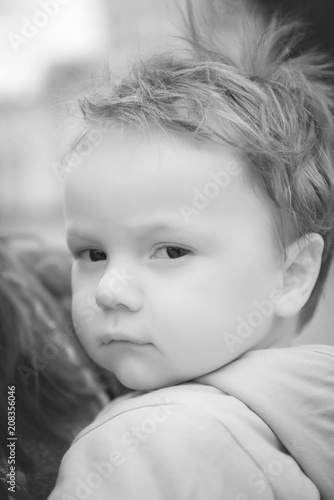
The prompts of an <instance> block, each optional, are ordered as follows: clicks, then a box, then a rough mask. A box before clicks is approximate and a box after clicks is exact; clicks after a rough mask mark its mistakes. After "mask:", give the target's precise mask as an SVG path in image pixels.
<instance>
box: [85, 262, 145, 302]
mask: <svg viewBox="0 0 334 500" xmlns="http://www.w3.org/2000/svg"><path fill="white" fill-rule="evenodd" d="M142 299H143V296H142V293H141V290H140V288H139V286H138V283H137V280H136V277H135V275H134V274H133V273H130V272H128V271H127V270H126V269H125V268H124V267H123V268H121V267H118V268H115V267H113V268H111V269H107V270H106V272H105V273H104V275H103V277H102V279H101V280H100V282H99V284H98V286H97V289H96V293H95V300H96V303H97V305H98V306H99V307H100V308H101V309H116V308H117V309H119V308H122V307H123V308H126V309H129V310H131V311H138V310H139V309H141V307H142Z"/></svg>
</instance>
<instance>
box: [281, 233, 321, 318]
mask: <svg viewBox="0 0 334 500" xmlns="http://www.w3.org/2000/svg"><path fill="white" fill-rule="evenodd" d="M323 249H324V240H323V238H322V236H320V234H317V233H310V234H307V235H305V236H303V237H302V238H300V239H299V240H297V241H294V242H293V243H291V244H290V245H289V246H288V248H287V249H286V260H285V262H284V264H283V269H282V273H283V275H282V278H283V279H282V286H281V289H280V290H277V294H276V300H275V312H276V314H277V315H278V316H281V317H285V318H287V317H290V316H293V315H295V314H298V313H299V311H300V310H301V309H302V307H303V306H304V305H305V304H306V302H307V301H308V299H309V297H310V295H311V293H312V290H313V288H314V285H315V283H316V281H317V278H318V275H319V271H320V266H321V257H322V252H323Z"/></svg>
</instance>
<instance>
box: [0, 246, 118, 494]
mask: <svg viewBox="0 0 334 500" xmlns="http://www.w3.org/2000/svg"><path fill="white" fill-rule="evenodd" d="M28 243H29V244H28ZM32 243H35V244H32ZM37 243H38V241H37ZM70 267H71V261H70V259H69V257H68V255H67V254H66V253H64V252H59V251H50V250H49V249H48V248H45V247H43V246H40V245H38V244H37V246H36V241H35V242H34V241H30V242H28V241H27V239H26V238H24V239H23V240H22V239H20V238H13V237H12V238H5V237H2V238H1V240H0V356H1V358H0V384H1V393H0V406H1V408H0V409H1V420H0V435H1V448H0V489H1V488H2V493H3V494H4V491H6V490H7V487H6V483H5V481H6V473H7V472H8V468H7V469H6V467H8V464H7V457H8V449H7V448H6V443H7V418H6V415H7V388H8V386H15V398H16V399H15V410H16V429H15V430H16V437H17V441H16V467H17V469H16V479H17V480H18V485H17V497H15V496H14V497H15V498H27V499H28V498H29V495H28V493H27V492H29V493H30V494H31V498H33V499H34V500H45V499H46V498H47V496H48V494H49V493H50V492H51V490H52V488H53V486H54V483H55V480H56V477H57V473H58V468H59V464H60V460H61V458H62V456H63V455H64V453H65V452H66V450H67V449H68V448H69V446H70V444H71V441H72V440H73V438H74V437H75V436H76V434H78V432H80V430H81V429H82V428H84V427H85V426H86V425H88V424H89V423H90V422H91V421H92V420H93V418H94V417H95V415H96V414H97V413H98V412H99V411H100V409H102V407H103V406H104V404H105V403H106V402H107V401H109V400H110V399H111V398H113V397H114V396H116V395H119V394H120V393H121V392H122V390H123V389H122V388H121V387H120V386H119V385H118V384H117V382H116V380H115V379H114V378H113V377H112V375H111V374H109V375H107V374H105V372H102V371H101V370H100V369H99V368H98V367H96V365H94V364H93V363H92V362H91V361H90V360H89V359H88V358H87V356H86V355H85V353H84V352H83V350H82V348H81V347H80V345H79V343H78V340H77V338H76V336H75V333H74V329H73V325H72V323H71V318H70V303H71V297H70V293H71V289H70ZM20 484H21V487H20ZM4 488H5V489H4ZM0 492H1V490H0ZM1 498H2V497H1ZM4 498H6V497H4Z"/></svg>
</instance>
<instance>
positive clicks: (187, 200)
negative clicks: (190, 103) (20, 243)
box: [65, 130, 274, 232]
mask: <svg viewBox="0 0 334 500" xmlns="http://www.w3.org/2000/svg"><path fill="white" fill-rule="evenodd" d="M65 194H66V203H65V205H66V212H67V215H69V214H75V218H78V216H80V213H82V214H85V217H86V216H88V215H89V213H88V212H89V210H90V211H91V209H93V210H94V214H96V217H95V218H96V219H97V220H98V223H101V224H102V221H104V223H106V224H109V223H110V220H111V219H112V220H114V219H115V221H116V219H117V223H118V222H120V223H123V222H124V225H128V226H129V227H130V226H135V221H137V220H142V221H144V222H145V221H146V219H147V220H151V219H152V214H153V215H157V216H158V215H159V214H162V219H164V220H165V215H166V214H167V218H169V217H170V216H172V217H171V218H172V219H173V221H175V219H178V220H179V222H181V223H182V224H183V226H184V227H195V226H196V227H197V226H199V225H200V222H201V223H203V224H204V225H207V227H209V226H210V227H211V228H212V230H213V231H215V230H216V229H217V228H216V225H217V223H219V221H220V220H221V221H222V223H225V224H229V225H231V223H232V222H231V221H233V220H235V221H240V219H241V217H243V216H244V217H245V218H247V220H249V224H252V223H253V222H252V220H251V218H250V216H251V214H252V217H253V220H254V219H255V218H258V219H259V220H258V221H257V223H258V225H259V224H260V225H261V224H262V225H263V228H264V230H265V231H267V232H271V231H272V228H273V225H274V224H273V216H274V213H272V211H271V206H270V204H269V203H267V202H266V200H264V198H263V196H261V193H260V191H258V192H257V191H256V189H255V184H254V183H253V182H251V180H250V179H249V178H248V173H247V164H246V161H245V159H244V158H243V157H242V156H241V155H240V154H239V153H238V152H236V151H234V150H232V149H231V148H227V147H222V146H219V147H218V146H217V145H209V144H206V143H200V142H199V141H194V140H191V139H187V138H183V137H182V138H179V137H176V136H168V135H164V134H162V133H150V134H147V133H138V132H133V131H126V132H124V131H121V132H120V131H117V130H115V131H112V132H109V133H108V135H107V134H106V135H105V137H104V140H103V141H102V143H101V144H100V145H99V147H97V148H96V150H95V151H94V152H93V153H92V154H91V155H90V156H89V157H87V158H85V160H84V161H83V162H82V164H81V165H79V166H78V167H77V168H76V169H75V170H74V171H73V172H72V173H71V175H69V176H68V178H67V180H66V188H65ZM87 200H89V203H88V202H87ZM88 206H89V209H88ZM71 216H72V215H71ZM89 216H90V215H89ZM158 218H159V217H158ZM82 220H84V218H82ZM122 221H123V222H122ZM224 221H225V222H224ZM215 224H216V225H215ZM215 228H216V229H215ZM219 230H220V229H219ZM238 230H239V229H238V224H237V223H236V227H235V231H238Z"/></svg>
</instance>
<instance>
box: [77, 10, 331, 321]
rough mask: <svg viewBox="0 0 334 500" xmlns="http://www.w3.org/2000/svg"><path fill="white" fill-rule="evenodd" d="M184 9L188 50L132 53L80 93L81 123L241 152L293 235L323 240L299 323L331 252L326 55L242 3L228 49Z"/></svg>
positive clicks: (293, 25)
mask: <svg viewBox="0 0 334 500" xmlns="http://www.w3.org/2000/svg"><path fill="white" fill-rule="evenodd" d="M187 14H188V16H187V29H188V35H187V41H188V42H189V43H190V46H191V50H189V51H188V52H187V53H186V54H185V53H183V54H182V57H175V55H174V56H173V54H170V53H169V54H165V55H162V54H158V55H155V56H151V57H150V58H148V59H147V60H145V61H140V62H138V63H137V64H136V65H135V66H134V67H133V68H132V70H131V73H130V74H129V75H128V76H127V77H126V78H124V79H123V80H122V81H121V82H120V83H113V82H112V78H110V75H109V78H107V79H106V80H105V82H104V84H103V85H102V86H100V87H99V89H98V90H96V91H95V92H94V93H93V94H92V95H91V96H90V97H87V98H85V99H83V100H82V101H81V103H80V105H81V109H82V112H83V116H84V118H85V120H86V122H87V123H89V124H92V123H96V122H101V121H102V122H105V123H106V122H107V123H118V124H122V125H126V126H129V127H131V128H135V129H140V130H143V129H146V130H152V129H153V130H157V129H160V130H162V131H165V132H169V133H177V134H178V135H180V134H183V135H185V136H187V137H189V136H190V137H192V138H193V139H195V140H197V141H202V142H207V143H214V144H219V145H230V146H232V147H234V148H235V149H236V150H237V151H239V152H241V153H242V154H243V155H245V156H246V158H247V159H248V164H249V167H250V170H251V172H252V174H253V177H254V179H255V181H256V184H257V186H259V187H260V188H261V189H262V190H263V192H264V193H265V194H266V195H267V197H268V198H269V199H270V200H271V202H273V203H274V205H275V206H276V207H277V209H278V212H280V211H284V213H287V214H288V216H289V219H290V220H291V223H292V226H293V239H297V238H299V237H301V236H304V235H307V234H308V233H312V232H315V233H319V234H320V235H322V236H323V238H324V240H325V250H324V253H323V257H322V265H321V270H320V274H319V277H318V280H317V283H316V285H315V287H314V290H313V293H312V295H311V297H310V299H309V300H308V302H307V304H306V305H305V306H304V308H303V309H302V311H301V313H300V316H299V329H300V330H301V329H302V328H303V326H304V325H305V324H306V323H307V322H308V321H309V320H310V319H311V318H312V316H313V314H314V311H315V309H316V306H317V304H318V301H319V297H320V295H321V292H322V289H323V286H324V283H325V281H326V278H327V275H328V272H329V268H330V262H331V260H332V254H333V251H334V167H333V165H334V118H333V110H334V99H333V81H334V78H333V74H334V73H333V68H332V64H331V61H330V58H329V57H328V56H326V55H325V54H322V53H319V52H317V51H316V50H314V49H309V48H307V49H306V48H305V46H304V43H303V42H304V41H305V26H304V25H303V24H301V23H299V22H297V21H294V20H293V21H291V20H287V19H282V18H280V16H279V15H277V14H275V15H272V16H270V17H265V16H262V15H261V13H259V11H255V10H253V11H251V10H250V9H245V8H242V9H241V11H240V12H239V15H240V21H239V27H241V29H239V30H238V34H237V35H235V36H236V38H235V43H236V44H237V45H236V46H237V51H233V52H231V51H229V50H227V49H226V48H225V47H224V44H223V43H221V40H222V38H221V37H220V36H219V33H218V34H217V36H214V34H213V33H211V36H210V37H206V36H205V35H204V34H203V33H202V32H201V29H200V27H199V26H198V24H197V23H196V21H195V16H194V13H193V10H192V8H191V4H190V2H188V11H187ZM217 15H218V14H217ZM216 24H217V23H216ZM281 233H282V229H281ZM280 236H281V240H282V242H283V248H284V245H285V244H286V241H285V240H284V235H283V234H281V235H280Z"/></svg>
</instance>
